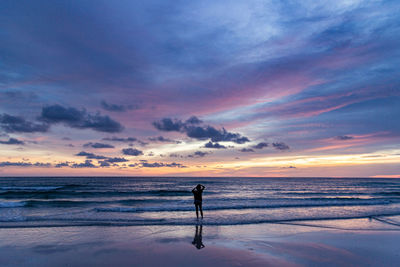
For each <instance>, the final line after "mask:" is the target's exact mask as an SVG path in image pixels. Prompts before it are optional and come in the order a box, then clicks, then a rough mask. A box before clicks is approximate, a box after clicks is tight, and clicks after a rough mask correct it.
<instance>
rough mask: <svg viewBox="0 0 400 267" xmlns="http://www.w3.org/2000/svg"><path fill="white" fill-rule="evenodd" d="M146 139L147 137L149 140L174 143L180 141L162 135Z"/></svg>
mask: <svg viewBox="0 0 400 267" xmlns="http://www.w3.org/2000/svg"><path fill="white" fill-rule="evenodd" d="M148 139H149V140H150V141H152V142H161V143H175V144H180V143H182V142H181V141H176V140H172V139H169V138H165V137H163V136H157V137H149V138H148Z"/></svg>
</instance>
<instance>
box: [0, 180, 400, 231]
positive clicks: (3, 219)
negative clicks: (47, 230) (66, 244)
mask: <svg viewBox="0 0 400 267" xmlns="http://www.w3.org/2000/svg"><path fill="white" fill-rule="evenodd" d="M198 183H201V184H203V185H205V186H206V189H205V191H204V195H203V209H204V214H205V218H204V220H203V224H205V225H207V224H208V225H235V224H257V223H265V222H292V221H300V220H301V221H313V220H321V219H342V218H343V219H345V218H364V217H365V218H367V217H371V216H392V215H400V180H397V179H366V178H359V179H354V178H346V179H338V178H149V177H146V178H126V177H123V178H122V177H121V178H117V177H101V178H100V177H90V178H89V177H86V178H83V177H82V178H72V177H63V178H60V177H46V178H37V177H35V178H33V177H31V178H23V177H18V178H0V227H26V226H30V227H39V226H52V225H54V226H55V225H57V226H68V225H189V224H193V223H195V222H196V219H195V213H194V205H193V196H192V193H191V189H192V188H193V187H194V186H196V185H197V184H198Z"/></svg>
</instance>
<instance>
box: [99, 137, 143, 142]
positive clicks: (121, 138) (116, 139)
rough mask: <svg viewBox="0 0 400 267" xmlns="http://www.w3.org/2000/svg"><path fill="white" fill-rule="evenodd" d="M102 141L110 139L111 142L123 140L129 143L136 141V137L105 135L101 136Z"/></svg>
mask: <svg viewBox="0 0 400 267" xmlns="http://www.w3.org/2000/svg"><path fill="white" fill-rule="evenodd" d="M103 140H104V141H111V142H124V143H129V142H135V141H138V139H137V138H135V137H126V138H125V137H115V136H113V137H106V138H103Z"/></svg>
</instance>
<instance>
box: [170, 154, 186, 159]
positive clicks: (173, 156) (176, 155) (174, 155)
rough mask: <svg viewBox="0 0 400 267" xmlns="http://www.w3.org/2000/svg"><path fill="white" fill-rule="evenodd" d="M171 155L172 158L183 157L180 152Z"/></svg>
mask: <svg viewBox="0 0 400 267" xmlns="http://www.w3.org/2000/svg"><path fill="white" fill-rule="evenodd" d="M169 157H170V158H183V156H182V155H179V154H177V153H172V154H169Z"/></svg>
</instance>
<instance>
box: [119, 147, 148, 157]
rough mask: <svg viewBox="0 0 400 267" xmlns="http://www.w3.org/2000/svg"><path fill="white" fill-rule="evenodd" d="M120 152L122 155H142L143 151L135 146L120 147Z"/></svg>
mask: <svg viewBox="0 0 400 267" xmlns="http://www.w3.org/2000/svg"><path fill="white" fill-rule="evenodd" d="M122 153H123V154H124V155H129V156H140V155H143V152H142V151H140V150H139V149H136V148H124V149H122Z"/></svg>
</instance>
